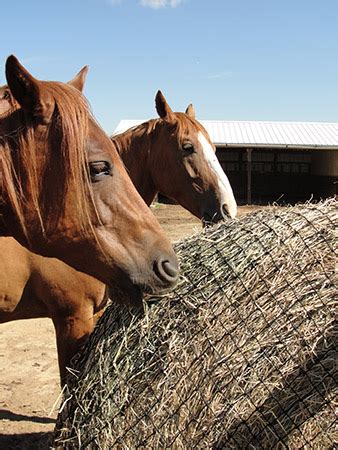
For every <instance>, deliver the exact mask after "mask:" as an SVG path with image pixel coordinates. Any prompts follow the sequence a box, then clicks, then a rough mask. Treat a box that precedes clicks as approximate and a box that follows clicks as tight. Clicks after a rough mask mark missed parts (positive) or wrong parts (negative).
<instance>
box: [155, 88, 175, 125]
mask: <svg viewBox="0 0 338 450" xmlns="http://www.w3.org/2000/svg"><path fill="white" fill-rule="evenodd" d="M155 104H156V111H157V113H158V115H159V116H160V117H161V119H165V120H170V118H171V117H172V116H173V115H174V113H173V111H172V109H171V108H170V106H169V105H168V103H167V101H166V99H165V98H164V95H163V94H162V92H161V91H157V94H156V97H155Z"/></svg>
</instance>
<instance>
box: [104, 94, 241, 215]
mask: <svg viewBox="0 0 338 450" xmlns="http://www.w3.org/2000/svg"><path fill="white" fill-rule="evenodd" d="M155 104H156V109H157V112H158V114H159V116H160V118H159V119H153V120H149V121H147V122H144V123H143V124H141V125H139V126H136V127H133V128H131V129H129V130H127V131H125V132H124V133H120V134H116V135H113V136H112V137H111V139H112V141H113V142H114V144H115V145H116V147H117V149H118V152H119V153H120V156H121V158H122V160H123V162H124V164H125V166H126V167H127V169H128V173H129V176H130V178H131V179H132V181H133V183H134V185H135V187H136V189H137V190H138V192H139V193H140V194H141V195H142V197H143V199H144V200H145V202H146V203H147V204H148V205H150V203H151V202H152V201H153V199H154V198H155V196H156V194H157V193H158V192H161V193H162V194H164V195H166V196H167V197H169V198H171V199H173V200H175V201H176V202H177V203H179V204H180V205H182V206H183V207H184V208H186V209H187V210H188V211H190V212H191V213H192V214H194V215H195V216H196V217H198V218H199V219H202V221H203V222H205V223H208V222H218V221H219V220H221V219H222V218H223V217H224V216H225V215H229V216H230V217H235V216H236V213H237V205H236V201H235V198H234V194H233V192H232V188H231V186H230V183H229V180H228V178H227V176H226V175H225V173H224V172H223V169H222V167H221V165H220V163H219V162H218V159H217V157H216V154H215V146H214V145H213V144H212V142H211V140H210V137H209V135H208V133H207V131H206V130H205V128H204V127H203V126H202V125H201V124H200V123H199V122H198V121H197V120H196V118H195V111H194V108H193V106H192V105H191V104H190V105H189V106H188V108H187V109H186V111H185V113H182V112H173V111H172V109H171V108H170V106H169V105H168V103H167V101H166V99H165V98H164V96H163V94H162V93H161V91H158V92H157V95H156V98H155Z"/></svg>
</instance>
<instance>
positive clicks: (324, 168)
mask: <svg viewBox="0 0 338 450" xmlns="http://www.w3.org/2000/svg"><path fill="white" fill-rule="evenodd" d="M142 122H144V121H143V120H121V121H120V123H119V124H118V126H117V128H116V129H115V131H114V134H115V133H120V132H123V131H125V130H126V129H128V128H130V127H132V126H136V125H138V124H140V123H142ZM200 122H201V123H202V125H203V126H204V127H205V128H206V130H207V131H208V133H209V135H210V138H211V140H212V142H213V143H214V145H215V146H216V149H217V150H216V154H217V157H218V159H219V161H220V163H221V165H222V167H223V169H224V171H225V173H226V174H227V176H228V178H229V180H230V183H231V185H232V187H233V190H234V194H235V197H236V200H237V201H238V203H248V204H250V203H258V204H265V203H271V202H278V203H295V202H299V201H305V200H309V199H319V198H326V197H330V196H333V195H336V186H337V177H338V123H323V122H271V121H225V120H200Z"/></svg>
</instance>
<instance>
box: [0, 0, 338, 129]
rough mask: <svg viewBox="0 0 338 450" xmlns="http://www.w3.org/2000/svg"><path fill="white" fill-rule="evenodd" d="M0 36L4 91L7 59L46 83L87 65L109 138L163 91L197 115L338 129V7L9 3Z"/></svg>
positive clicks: (150, 112)
mask: <svg viewBox="0 0 338 450" xmlns="http://www.w3.org/2000/svg"><path fill="white" fill-rule="evenodd" d="M0 37H1V39H0V42H1V46H0V54H1V61H2V70H1V75H0V84H4V83H5V77H4V63H5V60H6V57H7V56H8V55H9V54H11V53H13V54H15V55H16V56H17V57H18V58H19V59H20V60H21V61H22V63H23V64H24V65H25V66H26V67H27V68H28V69H29V70H30V71H31V72H32V74H33V75H35V76H36V77H37V78H41V79H54V80H61V81H67V80H69V79H71V78H72V77H73V76H74V74H75V73H76V72H77V71H78V70H79V69H80V68H81V67H82V66H83V65H85V64H89V66H90V70H89V74H88V77H87V83H86V87H85V94H86V96H87V98H88V99H89V102H90V104H91V106H92V109H93V112H94V115H95V116H96V118H97V119H98V120H99V122H100V123H101V125H102V126H103V128H104V129H105V130H106V131H107V132H108V133H111V132H112V131H113V130H114V128H115V127H116V125H117V123H118V122H119V120H120V119H148V118H151V117H156V111H155V108H154V97H155V94H156V91H157V90H158V89H161V90H162V91H163V93H164V95H165V96H166V98H167V100H168V102H169V104H170V105H171V107H172V108H173V109H174V110H176V111H181V110H184V109H185V107H186V106H187V105H188V103H190V102H192V103H193V104H194V106H195V109H196V113H197V116H198V118H200V119H224V120H285V121H292V120H295V121H323V122H338V0H231V1H230V0H57V1H51V0H10V1H9V0H8V1H6V2H3V4H2V5H1V27H0Z"/></svg>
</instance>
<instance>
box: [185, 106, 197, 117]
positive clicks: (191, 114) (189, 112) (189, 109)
mask: <svg viewBox="0 0 338 450" xmlns="http://www.w3.org/2000/svg"><path fill="white" fill-rule="evenodd" d="M185 113H186V114H187V116H189V117H191V118H192V119H195V118H196V114H195V109H194V107H193V105H192V103H190V105H188V106H187V109H186V110H185Z"/></svg>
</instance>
